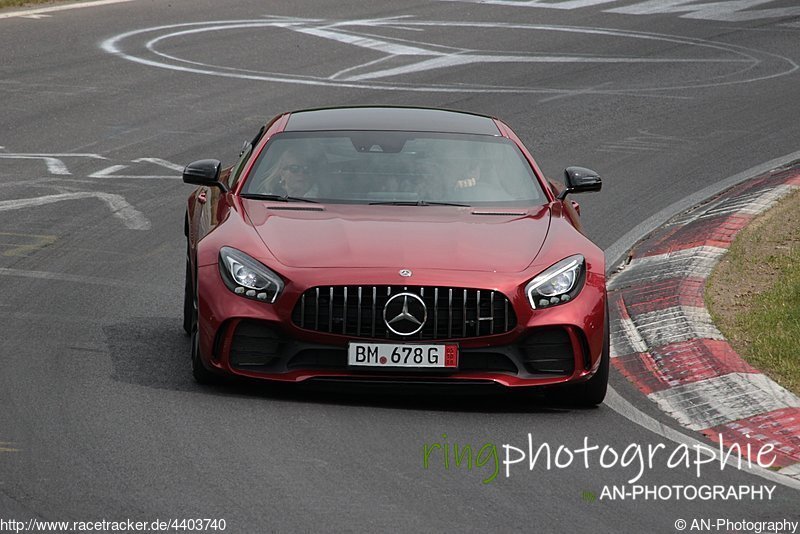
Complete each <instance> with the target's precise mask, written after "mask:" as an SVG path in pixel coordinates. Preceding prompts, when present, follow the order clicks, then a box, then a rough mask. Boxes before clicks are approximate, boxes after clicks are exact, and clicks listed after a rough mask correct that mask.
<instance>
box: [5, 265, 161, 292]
mask: <svg viewBox="0 0 800 534" xmlns="http://www.w3.org/2000/svg"><path fill="white" fill-rule="evenodd" d="M0 276H16V277H20V278H35V279H39V280H57V281H59V282H76V283H80V284H91V285H97V286H110V287H132V288H136V289H141V288H143V287H152V286H143V285H142V284H141V283H139V282H128V281H125V280H113V279H111V278H100V277H97V276H81V275H77V274H65V273H53V272H48V271H30V270H28V269H7V268H4V267H0ZM152 289H157V290H159V291H160V290H162V289H163V288H156V287H152Z"/></svg>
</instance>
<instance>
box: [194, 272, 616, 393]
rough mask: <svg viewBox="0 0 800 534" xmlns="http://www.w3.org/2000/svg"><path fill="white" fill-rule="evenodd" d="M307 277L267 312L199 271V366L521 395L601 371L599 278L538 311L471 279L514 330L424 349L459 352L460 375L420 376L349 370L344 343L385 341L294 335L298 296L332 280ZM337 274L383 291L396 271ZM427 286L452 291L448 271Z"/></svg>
mask: <svg viewBox="0 0 800 534" xmlns="http://www.w3.org/2000/svg"><path fill="white" fill-rule="evenodd" d="M304 274H306V275H308V276H304V277H303V281H304V282H305V283H304V284H303V285H302V286H301V285H299V284H294V283H292V281H291V280H290V281H289V282H288V283H287V285H286V289H285V291H284V294H283V295H281V297H280V298H279V299H278V302H277V303H276V304H275V305H272V304H267V303H263V302H256V301H252V300H248V299H245V298H242V297H240V296H238V295H235V294H233V293H232V292H231V291H229V290H228V289H227V287H225V285H224V283H223V282H222V280H221V278H220V275H219V272H218V270H217V267H216V266H214V265H211V266H206V267H201V268H200V269H199V272H198V294H199V298H198V304H199V330H198V332H199V335H200V355H201V360H202V361H203V363H204V364H205V366H206V367H207V368H209V369H211V370H213V371H216V372H219V373H221V374H227V375H234V376H241V377H248V378H255V379H263V380H273V381H281V382H303V381H306V380H310V379H352V380H363V381H392V382H404V381H409V382H423V381H424V382H434V383H454V382H455V383H461V382H464V383H470V382H472V383H487V382H493V383H496V384H500V385H503V386H508V387H519V386H538V385H551V384H563V383H567V382H580V381H584V380H587V379H588V378H590V377H591V376H592V375H593V374H594V372H595V370H596V369H597V367H598V365H599V361H600V356H601V353H602V347H603V341H604V336H605V335H606V333H605V331H604V328H603V325H604V322H605V280H604V278H603V277H602V276H595V275H593V274H592V273H591V272H589V273H588V275H587V278H586V282H585V286H584V288H583V290H582V291H581V292H580V294H579V295H578V296H577V297H576V298H575V299H574V300H572V301H570V302H568V303H566V304H563V305H560V306H556V307H553V308H550V309H544V310H531V309H530V306H529V304H528V302H527V299H526V298H525V297H524V295H523V294H522V291H521V290H520V288H519V281H518V280H512V279H511V277H508V279H507V280H504V279H503V278H504V277H502V276H501V277H498V276H497V275H496V273H488V274H492V275H493V276H486V279H485V280H481V278H482V276H481V274H482V273H479V274H478V275H475V274H474V273H470V280H469V283H470V284H471V285H472V286H473V287H485V288H490V289H495V290H498V291H500V292H502V293H503V294H505V295H506V296H508V297H509V299H510V302H511V304H512V306H513V307H514V312H515V314H516V318H517V324H516V326H515V327H514V328H513V329H512V330H511V331H509V332H506V333H503V334H499V335H489V336H483V337H472V338H463V339H459V338H453V339H436V340H435V341H425V343H444V342H447V343H456V344H458V346H459V366H458V368H457V369H424V370H409V369H396V368H395V369H392V368H385V369H384V368H380V369H373V368H366V369H365V368H356V367H348V365H347V347H348V343H349V342H351V341H363V342H370V341H372V342H387V340H386V339H370V338H366V337H359V338H355V337H353V336H345V335H341V334H333V333H323V332H316V331H311V330H306V329H302V328H299V327H298V326H297V325H296V324H295V323H294V322H293V321H292V311H293V309H294V305H295V303H296V302H297V301H298V299H299V297H300V295H301V294H302V292H303V291H304V290H305V289H307V288H308V287H314V286H316V285H323V284H330V282H331V278H332V277H331V273H330V272H326V273H325V278H322V277H321V276H320V275H318V274H317V275H316V276H320V277H319V279H317V280H314V279H313V278H314V276H315V273H313V272H310V273H304ZM342 275H343V276H342V277H340V279H339V280H337V282H341V283H342V284H353V283H354V282H353V280H357V281H358V283H381V282H384V283H385V280H386V279H387V277H388V276H391V275H396V271H394V272H391V273H380V272H374V270H373V271H372V272H370V273H352V272H349V273H346V274H345V273H342ZM498 278H499V279H498ZM420 279H423V277H422V276H420ZM425 281H426V282H429V283H430V285H458V284H457V281H456V280H454V279H453V276H452V273H449V274H447V275H443V273H430V276H428V277H425ZM498 282H499V283H498ZM417 284H419V282H418V281H417ZM422 285H424V284H422ZM460 285H464V284H463V283H462V284H460ZM390 342H395V343H397V342H398V340H392V341H390ZM408 342H410V343H414V342H419V341H416V340H408Z"/></svg>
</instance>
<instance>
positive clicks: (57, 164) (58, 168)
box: [0, 154, 71, 175]
mask: <svg viewBox="0 0 800 534" xmlns="http://www.w3.org/2000/svg"><path fill="white" fill-rule="evenodd" d="M0 159H40V160H42V161H44V163H45V165H47V170H48V172H50V174H62V175H67V174H71V173H70V172H69V170H67V166H66V165H65V164H64V162H63V161H61V160H60V159H58V158H54V157H50V156H22V155H18V154H0Z"/></svg>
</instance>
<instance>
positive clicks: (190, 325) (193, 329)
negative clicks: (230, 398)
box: [183, 246, 222, 386]
mask: <svg viewBox="0 0 800 534" xmlns="http://www.w3.org/2000/svg"><path fill="white" fill-rule="evenodd" d="M195 278H196V277H195ZM183 328H184V330H186V333H188V334H189V335H190V336H191V338H192V349H191V361H192V376H193V377H194V381H195V382H197V383H198V384H201V385H204V386H207V385H211V384H219V383H220V382H221V381H222V378H221V377H220V376H219V375H218V374H216V373H214V372H213V371H209V370H208V369H207V368H206V366H205V364H203V360H202V358H201V357H200V335H199V334H198V331H197V330H198V312H197V286H196V282H195V284H192V276H191V267H190V263H189V253H188V246H187V253H186V288H185V291H184V299H183Z"/></svg>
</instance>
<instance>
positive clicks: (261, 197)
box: [240, 193, 319, 204]
mask: <svg viewBox="0 0 800 534" xmlns="http://www.w3.org/2000/svg"><path fill="white" fill-rule="evenodd" d="M240 196H241V197H242V198H247V199H250V200H274V201H277V202H311V203H312V204H319V202H318V201H316V200H312V199H310V198H304V197H290V196H288V195H265V194H262V193H243V194H242V195H240Z"/></svg>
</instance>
